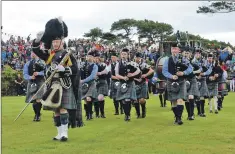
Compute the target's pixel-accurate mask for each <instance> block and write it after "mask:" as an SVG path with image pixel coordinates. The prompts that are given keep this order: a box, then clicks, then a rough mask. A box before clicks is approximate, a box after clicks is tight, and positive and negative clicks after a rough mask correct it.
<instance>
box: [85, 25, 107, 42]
mask: <svg viewBox="0 0 235 154" xmlns="http://www.w3.org/2000/svg"><path fill="white" fill-rule="evenodd" d="M102 34H103V32H102V30H101V29H100V28H98V27H96V28H93V29H91V30H90V31H89V32H88V33H85V34H84V35H83V36H84V37H90V38H91V40H92V41H95V40H97V38H100V37H101V36H102Z"/></svg>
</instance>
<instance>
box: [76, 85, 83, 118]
mask: <svg viewBox="0 0 235 154" xmlns="http://www.w3.org/2000/svg"><path fill="white" fill-rule="evenodd" d="M81 95H82V92H81V88H79V89H78V102H77V112H76V119H77V120H79V121H82V100H81V97H82V96H81Z"/></svg>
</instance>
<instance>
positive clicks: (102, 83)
mask: <svg viewBox="0 0 235 154" xmlns="http://www.w3.org/2000/svg"><path fill="white" fill-rule="evenodd" d="M96 88H97V94H98V95H99V94H103V95H104V96H108V83H107V80H103V79H98V80H97V82H96Z"/></svg>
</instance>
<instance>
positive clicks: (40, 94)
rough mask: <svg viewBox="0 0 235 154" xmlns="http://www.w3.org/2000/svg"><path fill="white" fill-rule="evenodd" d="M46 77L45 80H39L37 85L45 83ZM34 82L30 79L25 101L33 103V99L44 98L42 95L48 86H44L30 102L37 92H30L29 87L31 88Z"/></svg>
mask: <svg viewBox="0 0 235 154" xmlns="http://www.w3.org/2000/svg"><path fill="white" fill-rule="evenodd" d="M44 82H45V81H44V79H43V80H40V81H37V82H36V84H37V87H38V88H40V87H41V86H42V85H43V83H44ZM32 83H33V82H32V81H28V84H27V94H26V98H25V103H32V101H33V100H36V99H42V96H43V94H44V92H45V90H46V86H45V87H44V88H42V89H41V90H40V91H39V92H38V94H37V95H36V97H35V99H33V100H32V101H31V102H29V100H30V99H31V98H32V97H33V95H34V94H35V93H36V92H35V93H30V92H29V89H30V86H31V84H32Z"/></svg>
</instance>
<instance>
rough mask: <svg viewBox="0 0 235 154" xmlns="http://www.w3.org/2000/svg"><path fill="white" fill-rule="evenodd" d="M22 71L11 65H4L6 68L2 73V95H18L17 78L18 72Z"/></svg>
mask: <svg viewBox="0 0 235 154" xmlns="http://www.w3.org/2000/svg"><path fill="white" fill-rule="evenodd" d="M18 73H20V74H21V75H22V72H18V71H16V70H14V69H12V68H11V67H10V66H9V65H5V66H4V70H3V71H2V75H1V80H2V83H1V91H2V92H1V94H2V96H13V95H16V84H15V78H16V76H17V74H18Z"/></svg>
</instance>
